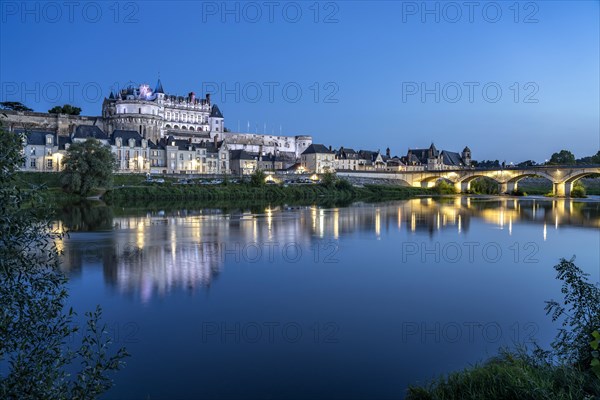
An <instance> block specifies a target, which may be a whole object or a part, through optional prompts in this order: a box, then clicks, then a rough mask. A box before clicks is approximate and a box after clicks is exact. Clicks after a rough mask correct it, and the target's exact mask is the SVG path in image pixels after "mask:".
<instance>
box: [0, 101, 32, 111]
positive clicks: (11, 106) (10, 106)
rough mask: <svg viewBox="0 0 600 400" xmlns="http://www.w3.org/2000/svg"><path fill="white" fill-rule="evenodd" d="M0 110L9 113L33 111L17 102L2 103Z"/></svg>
mask: <svg viewBox="0 0 600 400" xmlns="http://www.w3.org/2000/svg"><path fill="white" fill-rule="evenodd" d="M0 109H2V110H11V111H33V109H31V108H29V107H27V106H26V105H24V104H23V103H19V102H18V101H3V102H1V103H0Z"/></svg>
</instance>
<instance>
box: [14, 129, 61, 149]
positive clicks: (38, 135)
mask: <svg viewBox="0 0 600 400" xmlns="http://www.w3.org/2000/svg"><path fill="white" fill-rule="evenodd" d="M14 132H15V133H19V134H24V135H25V137H26V138H27V144H30V145H34V146H45V145H46V136H47V135H52V145H53V146H55V145H56V144H57V142H56V141H57V139H56V133H54V132H52V131H28V130H24V129H15V131H14Z"/></svg>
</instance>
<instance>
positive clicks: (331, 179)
mask: <svg viewBox="0 0 600 400" xmlns="http://www.w3.org/2000/svg"><path fill="white" fill-rule="evenodd" d="M336 180H337V177H336V176H335V174H334V173H333V172H329V171H327V172H325V173H324V174H323V175H321V185H323V186H325V187H327V188H332V187H334V186H335V182H336Z"/></svg>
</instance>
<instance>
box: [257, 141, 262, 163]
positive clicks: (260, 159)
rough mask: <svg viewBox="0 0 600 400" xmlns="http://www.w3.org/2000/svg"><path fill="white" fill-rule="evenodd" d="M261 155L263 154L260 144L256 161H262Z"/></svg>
mask: <svg viewBox="0 0 600 400" xmlns="http://www.w3.org/2000/svg"><path fill="white" fill-rule="evenodd" d="M262 156H263V146H262V144H261V145H260V146H258V161H262Z"/></svg>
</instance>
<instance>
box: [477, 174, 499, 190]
mask: <svg viewBox="0 0 600 400" xmlns="http://www.w3.org/2000/svg"><path fill="white" fill-rule="evenodd" d="M471 191H472V192H473V193H477V194H498V182H496V181H495V180H493V179H490V178H487V177H484V176H482V177H480V178H475V179H473V181H471Z"/></svg>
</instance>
